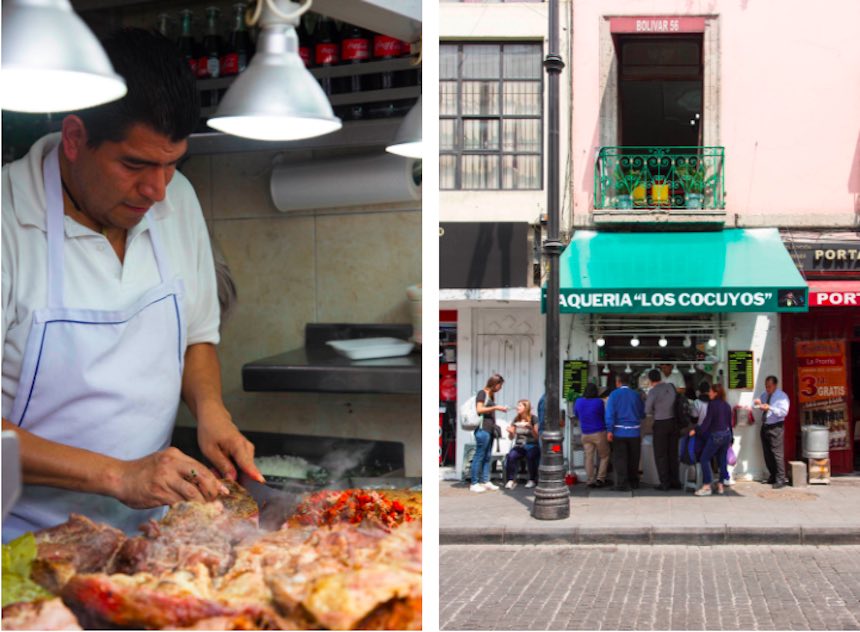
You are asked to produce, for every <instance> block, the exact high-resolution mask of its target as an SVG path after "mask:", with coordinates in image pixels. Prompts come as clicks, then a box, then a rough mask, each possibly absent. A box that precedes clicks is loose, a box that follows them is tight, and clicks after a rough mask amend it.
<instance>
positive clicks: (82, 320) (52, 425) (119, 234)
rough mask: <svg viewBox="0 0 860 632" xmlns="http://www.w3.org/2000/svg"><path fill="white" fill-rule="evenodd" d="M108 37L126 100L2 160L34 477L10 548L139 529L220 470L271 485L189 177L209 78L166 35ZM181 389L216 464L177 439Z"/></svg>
mask: <svg viewBox="0 0 860 632" xmlns="http://www.w3.org/2000/svg"><path fill="white" fill-rule="evenodd" d="M103 45H104V48H105V51H106V52H107V54H108V57H109V58H110V61H111V64H112V65H113V67H114V68H115V69H116V72H117V73H119V74H120V75H122V76H123V77H124V79H125V81H126V85H127V87H128V92H127V94H126V95H125V96H124V97H123V98H121V99H119V100H117V101H112V102H110V103H106V104H103V105H99V106H96V107H93V108H88V109H86V110H81V111H79V112H75V113H71V114H68V115H66V116H65V117H64V118H63V120H62V126H61V131H60V132H59V133H57V134H49V135H48V136H45V137H43V138H41V139H39V140H38V141H36V143H35V144H34V145H33V146H32V147H31V148H30V151H29V152H28V154H27V155H26V156H25V157H24V158H22V159H21V160H18V161H16V162H13V163H11V164H9V165H6V166H5V167H4V168H3V175H2V178H3V183H2V193H3V197H2V222H3V228H2V235H3V248H2V255H3V262H2V270H3V275H2V276H3V282H2V286H3V292H2V294H3V305H2V314H3V319H2V320H3V398H2V400H3V401H2V407H3V429H4V430H11V431H13V432H15V433H16V434H17V435H18V439H19V441H20V449H21V464H22V470H23V480H24V488H23V490H22V493H21V497H20V499H19V500H18V502H17V503H16V504H15V505H14V506H13V507H12V510H11V513H10V514H9V515H8V516H7V517H6V518H5V519H4V521H3V541H4V542H7V541H9V540H11V539H13V538H16V537H17V536H19V535H21V534H22V533H24V532H26V531H35V530H38V529H43V528H46V527H51V526H54V525H57V524H60V523H63V522H65V521H66V520H68V517H69V513H70V512H75V513H79V514H83V515H85V516H87V517H88V518H90V519H92V520H94V521H96V522H105V523H108V524H111V525H112V526H114V527H116V528H119V529H122V530H123V531H125V532H127V533H134V532H136V530H137V527H138V526H139V525H140V524H142V523H145V522H146V521H147V520H149V519H158V518H160V517H161V516H162V515H163V514H164V512H165V511H166V506H167V505H171V504H174V503H177V502H180V501H183V500H191V501H203V500H214V499H215V498H217V497H218V496H219V495H222V494H225V493H228V491H227V489H226V488H225V487H224V485H222V484H221V483H220V482H219V481H218V476H219V475H220V476H222V477H224V478H229V479H233V480H235V479H236V477H237V474H238V472H240V471H244V472H245V473H246V474H248V475H249V476H251V477H252V478H254V479H255V480H257V481H260V482H263V480H264V479H263V477H262V476H261V475H260V473H259V471H258V470H257V468H256V467H255V465H254V446H253V444H252V443H251V442H250V441H248V440H247V439H246V438H245V437H243V436H242V434H241V433H240V432H239V430H238V428H237V427H236V425H235V424H234V423H233V420H232V417H231V415H230V413H229V411H228V410H227V408H226V407H225V405H224V402H223V399H222V394H221V370H220V364H219V361H218V355H217V351H216V345H217V344H218V342H219V340H220V339H219V333H218V327H219V312H218V297H217V292H216V283H215V267H214V264H213V260H212V251H211V247H210V243H209V237H208V234H207V231H206V224H205V221H204V218H203V213H202V211H201V209H200V203H199V202H198V200H197V196H196V195H195V194H194V190H193V189H192V187H191V184H190V183H189V182H188V180H187V179H186V178H185V177H183V176H182V175H181V174H180V173H178V172H177V171H176V166H177V163H178V161H179V160H180V159H181V158H182V156H183V155H185V152H186V149H187V138H188V136H189V135H190V134H191V133H192V132H193V131H194V129H195V127H196V126H197V124H198V123H199V114H200V106H199V97H198V93H197V87H196V83H195V79H194V77H193V76H192V74H191V72H190V70H189V68H188V65H187V64H186V63H185V62H184V61H183V60H182V58H181V56H180V55H179V51H178V49H177V48H176V47H175V45H174V44H173V43H171V42H170V41H168V40H167V39H165V38H164V37H163V36H160V35H157V34H155V33H151V32H149V31H146V30H143V29H123V30H121V31H119V32H117V33H115V34H114V35H112V36H111V37H109V38H108V39H107V40H105V41H104V42H103ZM180 398H181V399H182V400H184V401H185V403H186V404H187V405H188V407H189V409H190V411H191V413H192V415H193V416H194V417H195V419H196V421H197V441H198V445H199V447H200V450H201V452H202V453H203V455H204V456H205V457H206V458H207V459H208V460H209V461H210V462H211V463H212V464H213V466H214V468H215V470H216V473H214V474H213V473H212V472H210V470H209V468H207V467H206V466H204V465H203V464H202V463H201V462H199V461H197V460H195V459H193V458H191V457H190V456H188V455H186V454H183V453H182V452H180V451H179V450H177V449H176V448H173V447H169V446H170V440H171V435H172V431H173V425H174V421H175V418H176V411H177V407H178V406H179V401H180Z"/></svg>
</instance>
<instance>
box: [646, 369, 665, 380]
mask: <svg viewBox="0 0 860 632" xmlns="http://www.w3.org/2000/svg"><path fill="white" fill-rule="evenodd" d="M648 379H649V380H651V381H652V382H660V381H662V379H663V374H662V373H660V371H658V370H657V369H651V370H650V371H648Z"/></svg>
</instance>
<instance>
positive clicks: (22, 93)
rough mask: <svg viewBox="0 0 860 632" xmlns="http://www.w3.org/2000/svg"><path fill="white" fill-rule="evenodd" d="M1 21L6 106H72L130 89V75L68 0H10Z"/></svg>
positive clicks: (0, 96)
mask: <svg viewBox="0 0 860 632" xmlns="http://www.w3.org/2000/svg"><path fill="white" fill-rule="evenodd" d="M2 24H3V47H2V55H3V64H2V69H0V82H2V86H3V90H2V91H0V107H2V108H3V109H4V110H14V111H18V112H68V111H70V110H80V109H84V108H88V107H92V106H94V105H99V104H101V103H107V102H108V101H114V100H115V99H119V98H121V97H122V96H124V95H125V93H126V86H125V81H124V80H123V78H122V77H120V76H119V75H118V74H116V73H115V72H114V69H113V66H111V63H110V60H109V59H108V56H107V54H106V53H105V51H104V49H103V48H102V47H101V44H99V42H98V40H97V39H96V36H95V35H94V34H93V33H92V31H90V29H89V28H88V27H87V25H86V24H84V21H83V20H82V19H81V18H80V17H78V15H77V14H76V13H75V12H74V11H73V10H72V7H71V5H70V4H69V0H6V1H5V2H3V19H2Z"/></svg>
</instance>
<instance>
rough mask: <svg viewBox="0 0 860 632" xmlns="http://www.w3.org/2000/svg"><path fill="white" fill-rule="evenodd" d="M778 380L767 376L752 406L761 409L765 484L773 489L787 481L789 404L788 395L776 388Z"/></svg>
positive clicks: (773, 376) (772, 376)
mask: <svg viewBox="0 0 860 632" xmlns="http://www.w3.org/2000/svg"><path fill="white" fill-rule="evenodd" d="M778 384H779V380H778V379H777V378H776V376H775V375H768V376H767V379H765V381H764V393H762V394H761V397H760V398H758V399H756V400H755V401H754V402H753V404H755V405H756V406H758V407H759V408H761V411H762V412H761V447H762V451H763V452H764V462H765V465H767V470H768V472H769V473H770V477H769V478H768V479H767V482H768V483H769V484H771V485H773V488H774V489H779V488H781V487H785V485H786V484H787V483H788V480H787V479H786V477H785V459H784V457H783V454H784V450H785V446H784V442H785V429H784V426H785V418H786V416H787V415H788V409H789V406H790V402H789V400H788V395H786V394H785V392H784V391H782V390H781V389H779V388H777V385H778Z"/></svg>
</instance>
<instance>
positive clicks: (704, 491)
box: [690, 384, 732, 496]
mask: <svg viewBox="0 0 860 632" xmlns="http://www.w3.org/2000/svg"><path fill="white" fill-rule="evenodd" d="M708 396H709V397H710V400H711V401H710V403H709V404H708V411H707V413H706V414H705V419H704V420H703V421H702V425H701V427H700V428H701V432H702V433H703V434H707V437H708V440H707V443H705V448H704V450H702V456H701V458H700V459H699V460H700V462H701V464H702V487H701V489H697V490H696V496H710V495H711V493H712V490H711V459H712V458H714V456H716V457H717V462H718V463H719V466H720V478H719V481H718V482H717V493H718V494H722V493H723V489H724V488H723V481H725V480H727V479H728V478H729V470H728V465H727V463H726V458H727V455H728V451H729V446H730V445H731V444H732V407H731V406H729V403H728V402H727V401H726V390H725V389H724V388H723V385H722V384H714V385H713V386H712V387H711V390H710V391H709V393H708ZM695 432H696V429H695V428H692V429H691V430H690V436H692V435H693V434H695Z"/></svg>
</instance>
